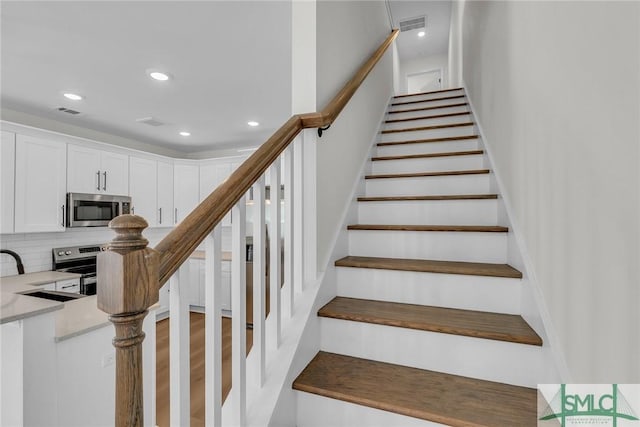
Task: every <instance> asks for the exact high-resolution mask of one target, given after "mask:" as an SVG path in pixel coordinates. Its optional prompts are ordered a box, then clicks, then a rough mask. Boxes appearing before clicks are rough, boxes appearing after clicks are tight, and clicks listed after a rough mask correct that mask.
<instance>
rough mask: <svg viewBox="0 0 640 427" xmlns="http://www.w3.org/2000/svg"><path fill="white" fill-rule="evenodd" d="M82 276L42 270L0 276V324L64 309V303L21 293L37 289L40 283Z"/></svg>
mask: <svg viewBox="0 0 640 427" xmlns="http://www.w3.org/2000/svg"><path fill="white" fill-rule="evenodd" d="M78 277H80V275H79V274H75V273H60V272H57V271H41V272H38V273H27V274H20V275H17V276H6V277H0V324H2V323H8V322H14V321H16V320H21V319H26V318H28V317H32V316H37V315H40V314H43V313H48V312H50V311H55V310H62V309H63V308H64V304H63V303H60V302H57V301H51V300H47V299H42V298H35V297H30V296H26V295H20V294H21V293H23V292H28V291H32V290H36V289H37V286H38V285H44V284H47V283H53V282H60V281H63V280H70V279H76V278H78Z"/></svg>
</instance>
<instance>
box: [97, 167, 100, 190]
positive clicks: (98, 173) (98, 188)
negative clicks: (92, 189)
mask: <svg viewBox="0 0 640 427" xmlns="http://www.w3.org/2000/svg"><path fill="white" fill-rule="evenodd" d="M96 175H98V186H97V187H96V190H98V191H99V190H100V171H98V172H96Z"/></svg>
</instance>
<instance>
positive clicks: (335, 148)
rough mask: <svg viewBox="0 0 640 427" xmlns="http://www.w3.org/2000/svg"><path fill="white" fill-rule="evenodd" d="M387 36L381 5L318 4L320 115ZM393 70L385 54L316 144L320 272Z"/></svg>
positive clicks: (387, 94) (390, 86)
mask: <svg viewBox="0 0 640 427" xmlns="http://www.w3.org/2000/svg"><path fill="white" fill-rule="evenodd" d="M390 31H391V30H390V28H389V23H388V20H387V15H386V9H385V4H384V2H381V1H340V2H337V1H319V2H318V3H317V38H316V40H317V75H316V78H317V85H316V88H317V101H318V109H322V108H324V106H325V105H326V104H327V103H328V102H329V101H330V100H331V98H333V96H334V95H335V94H336V93H337V91H338V90H339V89H340V88H341V87H342V86H343V85H344V84H345V83H346V81H347V80H348V79H349V78H351V76H352V75H353V74H354V72H355V71H356V70H357V69H358V68H359V67H360V65H361V64H362V63H363V62H364V61H365V60H366V59H368V58H369V56H370V55H371V54H372V53H373V52H375V50H376V49H377V48H378V46H379V45H380V44H381V43H382V42H383V41H384V40H385V38H386V37H387V36H388V35H389V33H390ZM392 69H393V64H392V52H391V50H388V51H387V53H386V55H385V56H384V58H383V59H382V60H381V61H380V62H379V63H378V66H377V67H376V69H374V70H373V71H372V73H371V74H370V75H369V77H368V78H367V80H366V81H365V83H364V84H363V85H362V86H361V87H360V90H359V91H358V92H357V93H356V94H355V96H354V97H353V98H352V100H351V102H350V103H349V104H348V105H347V107H346V108H345V109H344V110H343V111H342V113H341V115H340V116H339V117H338V119H337V120H336V121H335V122H334V123H333V125H332V126H331V129H329V131H327V132H326V133H325V134H324V135H323V136H322V138H321V139H319V140H318V142H317V143H316V150H317V157H316V164H317V177H318V182H317V187H316V188H317V193H316V203H317V210H318V220H317V248H318V252H317V259H318V268H319V269H324V266H325V265H326V263H327V260H328V257H329V253H330V251H331V249H332V248H331V244H332V241H333V239H334V237H335V235H336V232H337V231H338V228H339V227H340V222H341V218H342V216H343V213H344V211H345V206H346V205H347V203H348V202H349V197H350V190H351V188H352V185H353V183H354V182H355V180H356V179H358V174H359V172H358V171H359V168H360V165H361V164H362V161H363V159H364V157H365V156H366V155H367V152H368V150H369V147H370V145H371V142H372V140H373V138H375V137H376V132H377V130H378V125H379V124H380V120H381V119H382V117H383V114H384V111H385V110H386V107H387V101H388V100H389V97H390V96H391V94H392V91H393V76H392V73H393V71H392Z"/></svg>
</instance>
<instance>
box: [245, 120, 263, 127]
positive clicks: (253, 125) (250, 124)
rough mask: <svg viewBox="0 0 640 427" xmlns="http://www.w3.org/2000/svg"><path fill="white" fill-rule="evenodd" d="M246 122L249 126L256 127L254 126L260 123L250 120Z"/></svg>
mask: <svg viewBox="0 0 640 427" xmlns="http://www.w3.org/2000/svg"><path fill="white" fill-rule="evenodd" d="M247 124H248V125H249V126H251V127H256V126H258V125H259V124H260V123H258V122H254V121H251V122H247Z"/></svg>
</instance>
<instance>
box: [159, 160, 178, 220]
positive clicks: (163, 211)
mask: <svg viewBox="0 0 640 427" xmlns="http://www.w3.org/2000/svg"><path fill="white" fill-rule="evenodd" d="M157 183H158V227H173V226H174V225H175V223H176V215H175V211H174V209H173V165H172V164H171V163H165V162H158V180H157Z"/></svg>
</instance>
